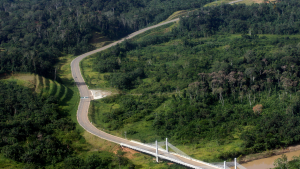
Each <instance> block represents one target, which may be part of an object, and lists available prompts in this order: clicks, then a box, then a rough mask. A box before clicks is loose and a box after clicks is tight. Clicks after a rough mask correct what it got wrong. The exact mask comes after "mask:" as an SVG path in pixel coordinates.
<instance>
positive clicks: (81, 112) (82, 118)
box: [71, 19, 220, 169]
mask: <svg viewBox="0 0 300 169" xmlns="http://www.w3.org/2000/svg"><path fill="white" fill-rule="evenodd" d="M178 20H179V19H174V20H171V21H168V22H164V23H160V24H157V25H154V26H151V27H148V28H145V29H141V30H139V31H137V32H134V33H132V34H130V35H129V36H127V37H126V38H123V39H121V40H119V41H116V42H114V43H112V44H109V45H107V46H104V47H102V48H99V49H96V50H93V51H91V52H88V53H85V54H82V55H80V56H78V57H77V58H75V59H74V60H73V61H72V62H71V71H72V76H73V78H74V80H75V83H76V85H77V87H78V89H79V92H80V97H88V98H82V99H80V103H79V106H78V110H77V121H78V123H79V124H80V125H81V126H82V127H83V128H84V129H85V130H86V131H88V132H89V133H91V134H93V135H96V136H98V137H100V138H102V139H105V140H108V141H111V142H114V143H117V144H120V145H121V146H125V147H129V148H131V149H135V150H138V151H140V152H143V153H147V154H150V155H154V156H156V154H155V150H156V149H155V148H153V147H150V146H147V145H144V144H142V143H138V142H134V141H130V140H126V139H123V138H120V137H116V136H113V135H110V134H108V133H105V132H103V131H101V130H99V129H97V128H96V127H95V126H93V125H92V124H91V123H90V121H89V119H88V109H89V105H90V101H91V99H90V98H91V97H90V96H91V93H90V91H89V89H88V87H87V85H86V84H85V82H84V79H83V77H82V75H81V72H80V67H79V62H80V61H81V60H82V59H84V58H85V57H88V56H90V55H92V54H94V53H97V52H100V51H103V50H105V49H107V48H110V47H112V46H114V45H116V44H118V43H121V42H122V41H124V40H125V39H130V38H133V37H134V36H136V35H138V34H141V33H143V32H145V31H147V30H150V29H153V28H156V27H159V26H161V25H165V24H168V23H171V22H175V21H178ZM158 157H159V158H163V159H166V160H168V161H172V162H175V163H178V164H181V165H185V166H188V167H191V168H204V169H216V168H220V167H218V166H214V165H211V164H209V163H205V162H202V161H198V160H195V159H191V158H186V157H183V156H180V155H177V154H174V153H168V152H166V151H164V150H159V151H158Z"/></svg>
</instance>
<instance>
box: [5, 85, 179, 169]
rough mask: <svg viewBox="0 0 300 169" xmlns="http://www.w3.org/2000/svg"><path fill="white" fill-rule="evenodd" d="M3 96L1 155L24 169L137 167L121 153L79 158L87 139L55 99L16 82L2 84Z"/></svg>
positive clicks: (99, 152)
mask: <svg viewBox="0 0 300 169" xmlns="http://www.w3.org/2000/svg"><path fill="white" fill-rule="evenodd" d="M0 96H1V97H0V128H1V132H0V138H1V139H0V152H1V153H2V154H3V155H4V156H5V157H6V158H10V159H13V160H15V161H17V162H22V163H23V164H25V165H24V167H25V168H42V167H45V166H52V167H55V168H80V169H96V168H99V167H100V168H120V167H122V168H123V167H124V168H134V167H135V166H134V165H133V164H132V162H131V161H129V160H128V159H127V158H126V157H124V152H122V151H120V150H119V151H118V152H117V153H116V154H113V153H109V152H101V151H97V152H90V153H84V155H85V156H79V155H78V151H79V149H78V147H77V146H76V143H75V142H77V144H78V141H80V142H83V143H84V138H82V137H81V135H80V133H79V132H78V131H76V130H75V124H74V123H73V122H72V121H71V120H70V118H69V117H67V113H64V112H62V110H61V109H60V108H59V107H58V102H57V101H56V99H55V98H54V97H52V96H51V97H48V98H44V97H42V96H39V95H38V94H36V93H33V92H32V90H30V89H28V88H25V87H23V86H19V85H17V84H16V83H15V82H7V83H4V82H1V81H0ZM81 151H82V150H81ZM175 167H176V166H175Z"/></svg>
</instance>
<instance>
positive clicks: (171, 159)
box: [120, 143, 203, 169]
mask: <svg viewBox="0 0 300 169" xmlns="http://www.w3.org/2000/svg"><path fill="white" fill-rule="evenodd" d="M120 145H121V146H124V147H128V148H131V149H133V150H137V151H139V152H143V153H147V154H150V155H153V156H156V153H153V152H151V151H147V150H144V149H141V148H138V147H135V146H130V145H128V144H123V143H121V144H120ZM157 156H158V157H159V158H162V159H165V160H168V161H172V162H174V163H177V164H181V165H183V166H187V167H190V168H195V169H203V168H201V167H198V166H194V165H191V164H188V163H185V162H182V161H179V160H176V159H173V158H169V157H166V156H163V155H160V154H158V155H157Z"/></svg>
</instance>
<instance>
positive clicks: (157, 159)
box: [155, 140, 158, 163]
mask: <svg viewBox="0 0 300 169" xmlns="http://www.w3.org/2000/svg"><path fill="white" fill-rule="evenodd" d="M155 146H156V162H157V163H158V145H157V140H156V141H155Z"/></svg>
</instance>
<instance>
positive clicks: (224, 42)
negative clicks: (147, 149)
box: [93, 1, 300, 158]
mask: <svg viewBox="0 0 300 169" xmlns="http://www.w3.org/2000/svg"><path fill="white" fill-rule="evenodd" d="M299 6H300V3H299V2H298V1H281V2H278V3H276V6H274V5H273V4H259V5H258V4H255V5H252V6H245V5H232V6H231V5H223V6H219V7H213V8H204V9H200V10H198V11H195V12H194V14H190V15H189V16H185V17H183V18H181V21H180V23H179V26H178V27H172V30H171V31H166V30H168V29H167V28H168V26H166V29H161V31H160V32H159V33H154V34H153V35H152V36H145V37H144V38H143V37H141V38H139V39H138V40H137V41H136V42H131V41H126V42H124V43H123V44H121V45H119V46H116V47H113V48H111V49H109V50H108V51H106V52H102V53H99V54H97V55H96V56H95V58H94V61H93V68H94V70H96V71H98V72H100V73H105V76H104V80H106V81H107V82H108V83H107V84H108V85H110V86H112V87H116V88H118V89H120V90H123V91H124V92H129V93H132V94H133V95H120V96H115V97H111V98H106V99H104V100H103V101H102V102H105V103H114V104H118V105H120V107H119V108H115V109H111V110H110V113H104V114H101V117H102V118H103V120H102V122H103V124H107V125H106V126H107V127H108V128H109V129H110V130H116V129H121V128H122V127H124V125H126V124H132V123H136V122H139V121H151V122H152V125H151V126H148V127H150V128H151V129H153V130H155V131H156V133H157V134H158V135H159V136H161V137H162V138H164V137H169V138H171V140H172V141H173V142H177V143H180V144H186V143H197V142H200V141H201V140H218V142H219V143H220V144H225V142H228V140H235V139H237V137H238V139H241V140H243V141H244V143H245V144H244V147H243V150H242V151H239V152H235V151H234V150H233V152H224V153H223V154H221V155H220V157H219V158H228V157H234V156H238V154H248V153H253V152H258V151H262V150H268V149H272V148H279V147H281V146H287V145H290V144H293V143H296V142H298V141H299V139H300V135H299V132H300V128H299V122H300V114H299V110H300V107H299V106H300V105H299V101H300V98H299V91H298V88H299V83H298V82H299V80H300V74H299V73H300V72H299V68H300V67H299V66H300V60H299V59H300V43H299V41H300V37H299V35H298V34H297V33H299V23H300V22H299V16H300V15H298V14H297V13H299V12H298V11H297V7H299ZM245 11H251V12H249V13H248V12H245ZM294 14H295V15H294ZM287 18H288V19H287ZM240 23H244V24H240ZM283 25H286V26H283ZM230 33H240V35H230ZM246 33H247V34H246ZM263 33H264V34H275V35H260V34H263ZM294 34H296V35H294ZM279 35H286V36H279ZM163 93H166V94H168V95H169V96H172V97H168V96H167V95H163ZM134 94H136V95H134ZM138 94H142V96H139V95H138ZM100 113H101V112H100ZM130 133H131V134H132V135H134V134H138V129H132V131H130ZM142 141H146V142H147V141H154V140H142Z"/></svg>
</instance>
